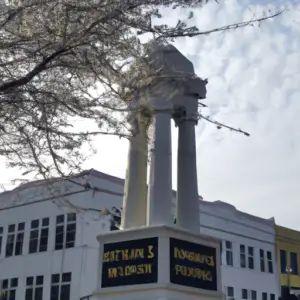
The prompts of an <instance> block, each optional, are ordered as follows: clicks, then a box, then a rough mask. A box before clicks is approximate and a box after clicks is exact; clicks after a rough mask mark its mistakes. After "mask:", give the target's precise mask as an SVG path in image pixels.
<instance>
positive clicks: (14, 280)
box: [10, 278, 18, 288]
mask: <svg viewBox="0 0 300 300" xmlns="http://www.w3.org/2000/svg"><path fill="white" fill-rule="evenodd" d="M17 286H18V278H12V279H11V280H10V287H12V288H14V287H17Z"/></svg>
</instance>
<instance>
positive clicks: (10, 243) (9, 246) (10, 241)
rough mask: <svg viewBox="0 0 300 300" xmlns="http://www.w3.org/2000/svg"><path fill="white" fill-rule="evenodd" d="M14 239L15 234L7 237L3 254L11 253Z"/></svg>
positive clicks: (10, 254) (9, 254)
mask: <svg viewBox="0 0 300 300" xmlns="http://www.w3.org/2000/svg"><path fill="white" fill-rule="evenodd" d="M14 240H15V235H14V234H11V235H9V236H8V237H7V244H6V249H5V256H6V257H9V256H12V255H13V251H14Z"/></svg>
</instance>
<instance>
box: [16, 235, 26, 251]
mask: <svg viewBox="0 0 300 300" xmlns="http://www.w3.org/2000/svg"><path fill="white" fill-rule="evenodd" d="M23 238H24V233H23V232H22V233H18V235H17V242H16V249H15V255H21V254H22V250H23Z"/></svg>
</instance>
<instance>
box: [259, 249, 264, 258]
mask: <svg viewBox="0 0 300 300" xmlns="http://www.w3.org/2000/svg"><path fill="white" fill-rule="evenodd" d="M259 256H260V258H264V250H262V249H259Z"/></svg>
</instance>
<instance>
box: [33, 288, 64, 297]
mask: <svg viewBox="0 0 300 300" xmlns="http://www.w3.org/2000/svg"><path fill="white" fill-rule="evenodd" d="M42 299H43V287H37V288H35V295H34V300H42ZM61 300H63V298H61Z"/></svg>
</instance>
